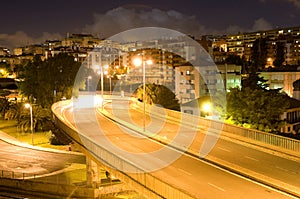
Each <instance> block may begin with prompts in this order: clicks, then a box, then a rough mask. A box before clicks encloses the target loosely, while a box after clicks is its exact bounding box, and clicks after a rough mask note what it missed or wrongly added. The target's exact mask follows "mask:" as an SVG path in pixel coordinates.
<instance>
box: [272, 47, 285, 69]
mask: <svg viewBox="0 0 300 199" xmlns="http://www.w3.org/2000/svg"><path fill="white" fill-rule="evenodd" d="M284 57H285V52H284V43H283V42H276V56H275V60H274V62H273V64H274V66H276V67H281V66H282V64H283V63H284V62H285V58H284Z"/></svg>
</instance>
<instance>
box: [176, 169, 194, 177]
mask: <svg viewBox="0 0 300 199" xmlns="http://www.w3.org/2000/svg"><path fill="white" fill-rule="evenodd" d="M178 170H179V171H181V172H182V173H185V174H186V175H189V176H191V175H192V174H191V173H189V172H187V171H185V170H183V169H179V168H178Z"/></svg>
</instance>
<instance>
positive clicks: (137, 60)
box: [132, 57, 143, 66]
mask: <svg viewBox="0 0 300 199" xmlns="http://www.w3.org/2000/svg"><path fill="white" fill-rule="evenodd" d="M132 62H133V65H135V66H141V65H142V63H143V61H142V59H141V58H140V57H136V58H134V59H133V60H132Z"/></svg>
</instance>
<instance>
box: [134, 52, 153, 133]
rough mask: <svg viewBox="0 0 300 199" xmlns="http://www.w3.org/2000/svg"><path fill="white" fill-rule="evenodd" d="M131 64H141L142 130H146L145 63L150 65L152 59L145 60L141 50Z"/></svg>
mask: <svg viewBox="0 0 300 199" xmlns="http://www.w3.org/2000/svg"><path fill="white" fill-rule="evenodd" d="M133 64H134V65H135V66H141V65H142V67H143V68H142V71H143V112H144V114H143V131H144V132H145V131H146V102H145V101H146V64H147V65H151V64H152V60H151V59H149V60H145V51H143V52H142V58H135V59H134V60H133Z"/></svg>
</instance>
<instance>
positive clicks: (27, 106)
mask: <svg viewBox="0 0 300 199" xmlns="http://www.w3.org/2000/svg"><path fill="white" fill-rule="evenodd" d="M25 108H29V111H30V130H31V143H32V145H34V142H33V116H32V106H31V104H29V103H26V104H25Z"/></svg>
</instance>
